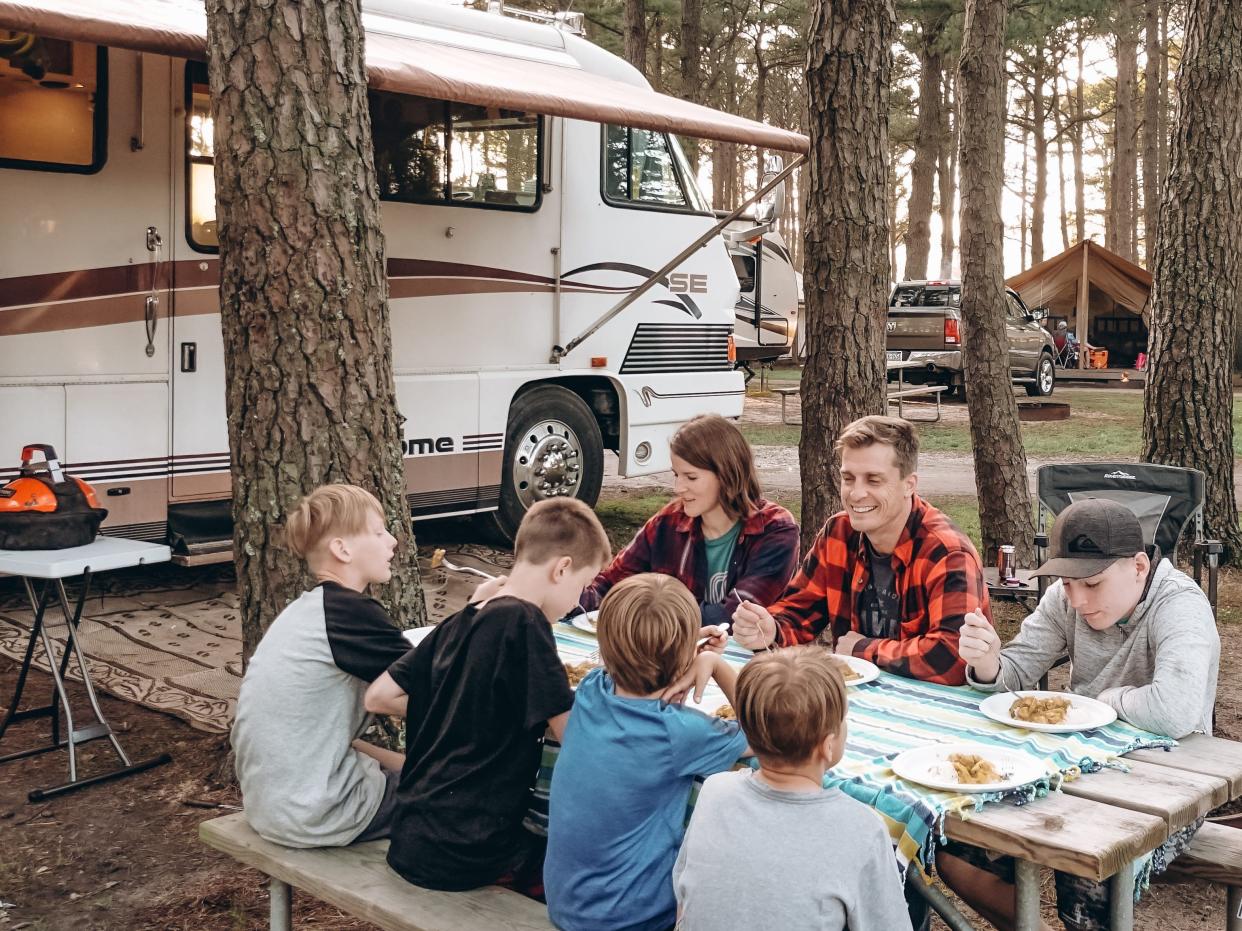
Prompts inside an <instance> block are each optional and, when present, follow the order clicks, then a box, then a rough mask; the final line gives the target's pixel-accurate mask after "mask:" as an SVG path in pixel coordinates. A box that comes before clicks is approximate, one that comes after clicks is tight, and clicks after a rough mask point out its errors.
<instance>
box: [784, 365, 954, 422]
mask: <svg viewBox="0 0 1242 931" xmlns="http://www.w3.org/2000/svg"><path fill="white" fill-rule="evenodd" d="M925 365H926V363H923V362H917V361H915V362H912V361H909V360H907V361H904V362H903V361H901V360H900V359H896V360H894V359H889V360H888V361H887V362H885V365H884V367H885V370H886V371H888V372H896V373H897V387H896V388H894V389H892V390H889V391H887V392H886V395H885V397H886V406H887V404H891V403H896V405H897V416H898V417H901V418H903V419H906V420H909V419H910V418H908V417H906V407H905V402H906V399H907V398H918V399H927V398H930V399H934V400H935V402H936V416H935V417H931V418H922V420H923V422H926V423H936V422H938V421H939V420H940V417H941V410H940V395H941V394H943V393H944V392H945V391H946V390H947V388H946V386H945V385H912V386H911V387H909V388H907V387H906V382H905V370H906V369H914V368H924V367H925ZM772 391H773V393H774V394H777V395H779V396H780V399H781V423H783V424H786V425H788V426H793V427H796V426H801V424H802V421H801V420H797V421H794V420H790V419H789V414H788V412H787V410H786V404H787V403H788V401H789V399H790V398H791V397H797V396H798V395H799V394H800V393H801V392H802V388H801V387H800V386H799V385H793V386H792V387H783V388H773V389H772Z"/></svg>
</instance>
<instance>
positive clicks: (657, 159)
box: [604, 126, 690, 209]
mask: <svg viewBox="0 0 1242 931" xmlns="http://www.w3.org/2000/svg"><path fill="white" fill-rule="evenodd" d="M604 199H605V200H607V201H609V202H610V203H614V204H624V205H626V206H637V205H649V206H655V207H673V208H682V209H686V208H689V207H690V203H689V201H688V199H687V198H686V192H685V190H684V189H683V188H682V184H681V178H680V176H679V174H678V172H677V167H676V164H675V162H674V158H673V154H672V152H671V150H670V147H669V144H668V138H667V137H666V136H665V135H664V134H663V133H657V132H652V131H650V130H646V129H630V128H628V127H625V126H608V127H606V128H605V130H604Z"/></svg>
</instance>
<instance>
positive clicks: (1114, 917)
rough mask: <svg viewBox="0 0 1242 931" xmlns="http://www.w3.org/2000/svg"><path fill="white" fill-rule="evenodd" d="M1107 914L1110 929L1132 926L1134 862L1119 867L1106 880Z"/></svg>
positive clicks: (1124, 930) (1125, 930) (1123, 930)
mask: <svg viewBox="0 0 1242 931" xmlns="http://www.w3.org/2000/svg"><path fill="white" fill-rule="evenodd" d="M1108 916H1109V927H1110V928H1112V931H1131V929H1132V928H1133V927H1134V862H1133V861H1131V862H1129V863H1127V864H1125V865H1124V866H1123V867H1122V868H1121V869H1119V870H1118V871H1117V872H1116V873H1115V874H1114V875H1113V877H1112V879H1110V880H1109V881H1108Z"/></svg>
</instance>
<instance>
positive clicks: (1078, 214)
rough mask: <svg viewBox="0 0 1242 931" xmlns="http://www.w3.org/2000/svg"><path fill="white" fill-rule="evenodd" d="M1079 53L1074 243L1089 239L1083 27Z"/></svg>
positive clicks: (1075, 139) (1075, 117)
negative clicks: (1085, 162) (1084, 164)
mask: <svg viewBox="0 0 1242 931" xmlns="http://www.w3.org/2000/svg"><path fill="white" fill-rule="evenodd" d="M1076 44H1077V51H1078V82H1077V84H1076V85H1075V86H1074V137H1073V139H1074V241H1075V242H1082V241H1083V240H1085V239H1086V238H1087V176H1086V174H1085V173H1084V172H1083V168H1082V159H1083V133H1084V132H1086V121H1085V118H1086V113H1087V104H1086V101H1085V100H1084V99H1083V97H1084V93H1083V85H1084V84H1085V83H1086V78H1085V76H1084V75H1083V71H1084V70H1085V67H1086V63H1085V62H1084V60H1083V59H1084V57H1085V55H1086V44H1087V43H1086V38H1085V37H1084V36H1083V32H1082V28H1081V25H1080V27H1079V29H1078V33H1077V37H1076Z"/></svg>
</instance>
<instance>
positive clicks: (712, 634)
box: [699, 621, 729, 653]
mask: <svg viewBox="0 0 1242 931" xmlns="http://www.w3.org/2000/svg"><path fill="white" fill-rule="evenodd" d="M701 633H703V635H704V636H705V637H706V638H707V639H706V640H705V641H704V642H703V643H702V644H700V645H699V652H700V653H703V652H705V651H708V650H710V651H711V652H713V653H723V652H724V651H725V647H726V646H727V645H728V643H729V624H728V622H727V621H726V622H725V623H723V624H712V625H710V626H708V627H704V628H703V630H702V631H701Z"/></svg>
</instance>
